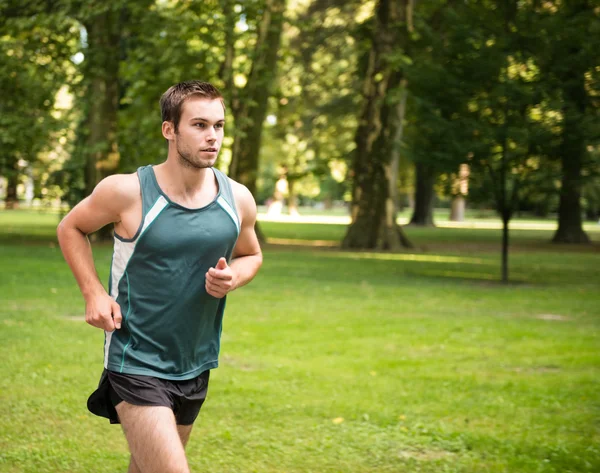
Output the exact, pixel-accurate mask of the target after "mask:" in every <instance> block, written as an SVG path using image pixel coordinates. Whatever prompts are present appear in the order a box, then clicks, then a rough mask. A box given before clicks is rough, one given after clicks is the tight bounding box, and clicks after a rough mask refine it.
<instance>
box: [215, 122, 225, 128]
mask: <svg viewBox="0 0 600 473" xmlns="http://www.w3.org/2000/svg"><path fill="white" fill-rule="evenodd" d="M223 126H224V125H223V123H217V124H216V125H215V128H223Z"/></svg>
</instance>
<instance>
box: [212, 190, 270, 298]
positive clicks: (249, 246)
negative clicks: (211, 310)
mask: <svg viewBox="0 0 600 473" xmlns="http://www.w3.org/2000/svg"><path fill="white" fill-rule="evenodd" d="M232 187H233V191H234V196H235V202H236V206H237V210H238V215H239V217H240V220H241V222H240V234H239V236H238V239H237V243H236V244H235V248H234V249H233V255H232V259H231V264H229V265H228V264H227V261H226V260H225V258H221V259H219V262H218V263H217V265H216V267H214V268H210V269H209V270H208V272H207V273H206V292H208V293H209V294H210V295H211V296H214V297H217V298H222V297H224V296H225V295H227V293H229V292H231V291H233V290H234V289H237V288H238V287H241V286H244V285H246V284H248V283H249V282H250V281H252V279H253V278H254V276H256V273H257V272H258V270H259V268H260V266H261V265H262V252H261V250H260V244H259V242H258V237H257V236H256V231H255V230H254V225H255V224H256V214H257V210H256V203H255V202H254V197H252V194H251V193H250V191H249V190H248V189H247V188H246V187H244V186H242V185H241V184H237V183H233V182H232Z"/></svg>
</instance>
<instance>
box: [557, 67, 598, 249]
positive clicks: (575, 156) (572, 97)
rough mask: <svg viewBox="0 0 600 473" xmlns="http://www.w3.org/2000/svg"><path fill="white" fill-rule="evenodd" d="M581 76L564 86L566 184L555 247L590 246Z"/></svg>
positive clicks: (562, 194)
mask: <svg viewBox="0 0 600 473" xmlns="http://www.w3.org/2000/svg"><path fill="white" fill-rule="evenodd" d="M583 78H584V76H583V74H582V75H581V77H580V78H578V80H577V81H575V80H573V79H571V80H569V81H568V82H567V83H566V84H565V86H564V89H565V90H564V92H565V102H566V104H565V106H564V108H563V114H564V126H563V136H562V143H561V163H562V182H561V189H560V203H559V208H558V230H557V231H556V233H555V234H554V238H553V239H552V241H553V242H554V243H589V242H590V239H589V237H588V235H587V234H586V233H585V232H584V231H583V221H582V218H581V214H582V208H581V187H582V179H581V168H582V164H583V161H584V159H585V152H586V151H585V136H584V131H583V126H582V117H583V113H584V112H585V95H586V91H585V83H584V80H583Z"/></svg>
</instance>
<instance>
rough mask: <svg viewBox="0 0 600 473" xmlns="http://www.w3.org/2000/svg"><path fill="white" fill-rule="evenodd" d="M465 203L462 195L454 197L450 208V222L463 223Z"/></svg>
mask: <svg viewBox="0 0 600 473" xmlns="http://www.w3.org/2000/svg"><path fill="white" fill-rule="evenodd" d="M465 204H466V201H465V198H464V196H463V195H462V194H460V195H455V196H454V198H453V199H452V207H451V209H450V221H451V222H464V221H465V207H466V205H465Z"/></svg>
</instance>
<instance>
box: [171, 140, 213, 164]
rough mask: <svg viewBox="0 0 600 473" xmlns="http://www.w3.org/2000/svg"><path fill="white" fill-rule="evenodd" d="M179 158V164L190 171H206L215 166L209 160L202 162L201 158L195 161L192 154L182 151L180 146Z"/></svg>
mask: <svg viewBox="0 0 600 473" xmlns="http://www.w3.org/2000/svg"><path fill="white" fill-rule="evenodd" d="M177 156H178V158H179V163H180V164H181V165H182V166H183V167H185V168H188V169H206V168H210V167H212V166H213V164H214V163H211V162H210V161H209V160H202V159H201V158H200V157H197V158H195V159H194V156H193V154H192V153H190V152H188V151H186V150H182V149H181V148H180V147H179V145H177Z"/></svg>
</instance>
